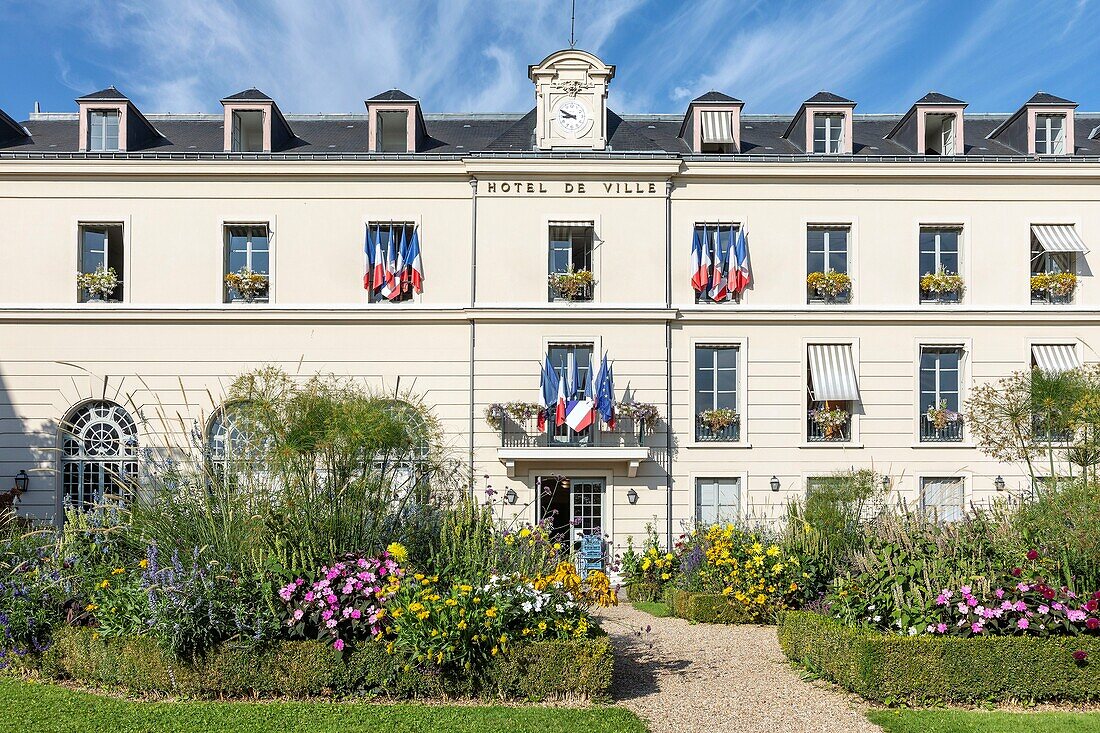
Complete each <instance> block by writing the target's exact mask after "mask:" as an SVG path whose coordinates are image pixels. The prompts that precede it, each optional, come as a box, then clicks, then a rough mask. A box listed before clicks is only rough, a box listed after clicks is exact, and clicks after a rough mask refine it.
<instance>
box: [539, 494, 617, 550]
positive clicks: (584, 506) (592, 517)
mask: <svg viewBox="0 0 1100 733" xmlns="http://www.w3.org/2000/svg"><path fill="white" fill-rule="evenodd" d="M535 485H536V486H537V487H538V495H539V502H538V516H537V517H536V520H537V521H538V522H540V523H545V524H546V525H547V526H548V528H549V529H550V531H551V533H552V534H553V535H554V537H555V538H556V540H557V541H558V542H561V543H562V544H563V545H565V546H566V547H570V548H571V549H572V550H573V551H574V552H578V551H579V550H580V549H581V538H582V537H583V536H586V535H594V536H596V537H601V536H603V535H604V534H610V528H607V527H605V526H604V521H605V518H606V512H605V511H604V499H605V496H606V484H605V481H604V479H602V478H571V477H568V476H539V477H537V478H536V479H535Z"/></svg>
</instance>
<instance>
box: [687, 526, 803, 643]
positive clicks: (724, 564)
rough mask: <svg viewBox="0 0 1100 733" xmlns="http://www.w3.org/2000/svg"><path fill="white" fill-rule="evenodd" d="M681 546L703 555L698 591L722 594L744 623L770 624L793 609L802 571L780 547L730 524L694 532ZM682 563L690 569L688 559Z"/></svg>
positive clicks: (695, 571)
mask: <svg viewBox="0 0 1100 733" xmlns="http://www.w3.org/2000/svg"><path fill="white" fill-rule="evenodd" d="M685 544H686V545H688V546H690V545H695V546H697V547H698V548H699V551H700V553H701V560H700V563H699V565H698V568H697V569H695V570H694V571H693V573H694V574H695V575H696V576H697V579H696V580H695V582H694V584H695V585H696V587H697V588H698V589H699V590H703V591H705V592H709V593H720V594H722V595H724V596H726V597H727V598H728V599H729V601H730V603H733V604H735V605H737V606H738V607H739V611H740V612H739V614H738V615H739V616H740V617H741V618H743V619H744V620H745V621H748V622H766V621H770V620H771V619H772V618H773V617H774V616H775V613H776V612H777V611H781V610H784V609H787V608H791V607H793V606H794V604H795V602H796V599H797V598H798V596H799V594H800V588H801V585H800V584H801V583H802V580H803V575H804V573H803V572H802V568H801V563H800V561H799V559H798V558H797V557H796V556H794V555H791V554H789V553H787V552H785V551H784V550H783V549H782V548H781V547H780V546H779V545H778V544H776V543H773V542H765V541H764V539H763V538H762V537H759V536H757V535H755V534H753V533H751V532H747V531H745V530H743V529H740V528H738V527H735V526H734V525H732V524H725V525H720V524H715V525H711V526H709V527H706V528H703V529H696V530H695V531H694V532H692V533H691V535H690V536H689V537H688V538H687V541H686V543H685ZM691 552H692V550H688V551H687V553H688V555H689V556H690V553H691ZM684 564H685V565H688V566H690V563H689V562H688V560H687V559H686V558H685V561H684Z"/></svg>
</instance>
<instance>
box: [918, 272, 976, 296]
mask: <svg viewBox="0 0 1100 733" xmlns="http://www.w3.org/2000/svg"><path fill="white" fill-rule="evenodd" d="M965 289H966V283H964V282H963V279H962V276H961V275H958V274H956V273H953V272H948V271H947V270H944V269H940V270H937V271H936V272H935V273H931V272H926V273H924V274H923V275H921V279H920V291H921V297H922V298H924V299H925V300H955V299H958V297H959V296H961V295H962V293H963V290H965Z"/></svg>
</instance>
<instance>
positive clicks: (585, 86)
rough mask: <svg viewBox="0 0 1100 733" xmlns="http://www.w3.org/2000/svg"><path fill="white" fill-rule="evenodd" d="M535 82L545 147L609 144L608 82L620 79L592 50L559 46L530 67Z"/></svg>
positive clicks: (540, 143)
mask: <svg viewBox="0 0 1100 733" xmlns="http://www.w3.org/2000/svg"><path fill="white" fill-rule="evenodd" d="M527 75H528V76H529V77H530V78H531V81H533V82H534V83H535V109H536V117H537V122H536V123H535V145H536V146H537V147H538V148H539V149H540V150H559V149H566V150H604V149H605V148H607V86H608V84H609V83H610V82H611V80H612V79H613V78H615V67H614V66H608V65H607V64H605V63H604V62H602V61H600V60H599V59H598V58H596V57H595V56H593V55H592V54H590V53H588V52H587V51H578V50H576V49H565V50H562V51H556V52H554V53H552V54H550V55H549V56H547V57H546V58H544V59H543V60H542V61H541V62H539V63H538V64H535V65H534V66H531V67H528V70H527Z"/></svg>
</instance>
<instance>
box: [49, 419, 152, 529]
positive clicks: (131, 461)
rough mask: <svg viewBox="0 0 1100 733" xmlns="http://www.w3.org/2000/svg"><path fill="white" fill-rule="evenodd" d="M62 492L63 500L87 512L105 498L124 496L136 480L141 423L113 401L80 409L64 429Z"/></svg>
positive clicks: (62, 433) (65, 424)
mask: <svg viewBox="0 0 1100 733" xmlns="http://www.w3.org/2000/svg"><path fill="white" fill-rule="evenodd" d="M60 439H61V489H62V497H63V498H64V500H65V501H66V502H67V503H68V504H69V505H70V506H73V507H76V508H78V509H89V508H91V507H92V506H94V505H95V504H97V503H101V502H102V501H103V500H104V499H105V498H107V497H122V498H125V497H126V495H127V494H128V488H127V484H128V482H130V481H132V480H133V479H135V478H136V477H137V471H138V464H137V448H138V440H137V425H136V424H135V423H134V419H133V418H132V417H130V413H128V412H126V410H125V409H124V408H122V407H121V406H120V405H117V404H115V403H114V402H108V401H105V400H98V401H93V402H85V403H84V404H82V405H80V406H78V407H77V408H76V409H74V410H73V411H72V412H70V413H69V416H68V417H67V418H66V419H65V421H64V423H63V424H62V425H61V429H60Z"/></svg>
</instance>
